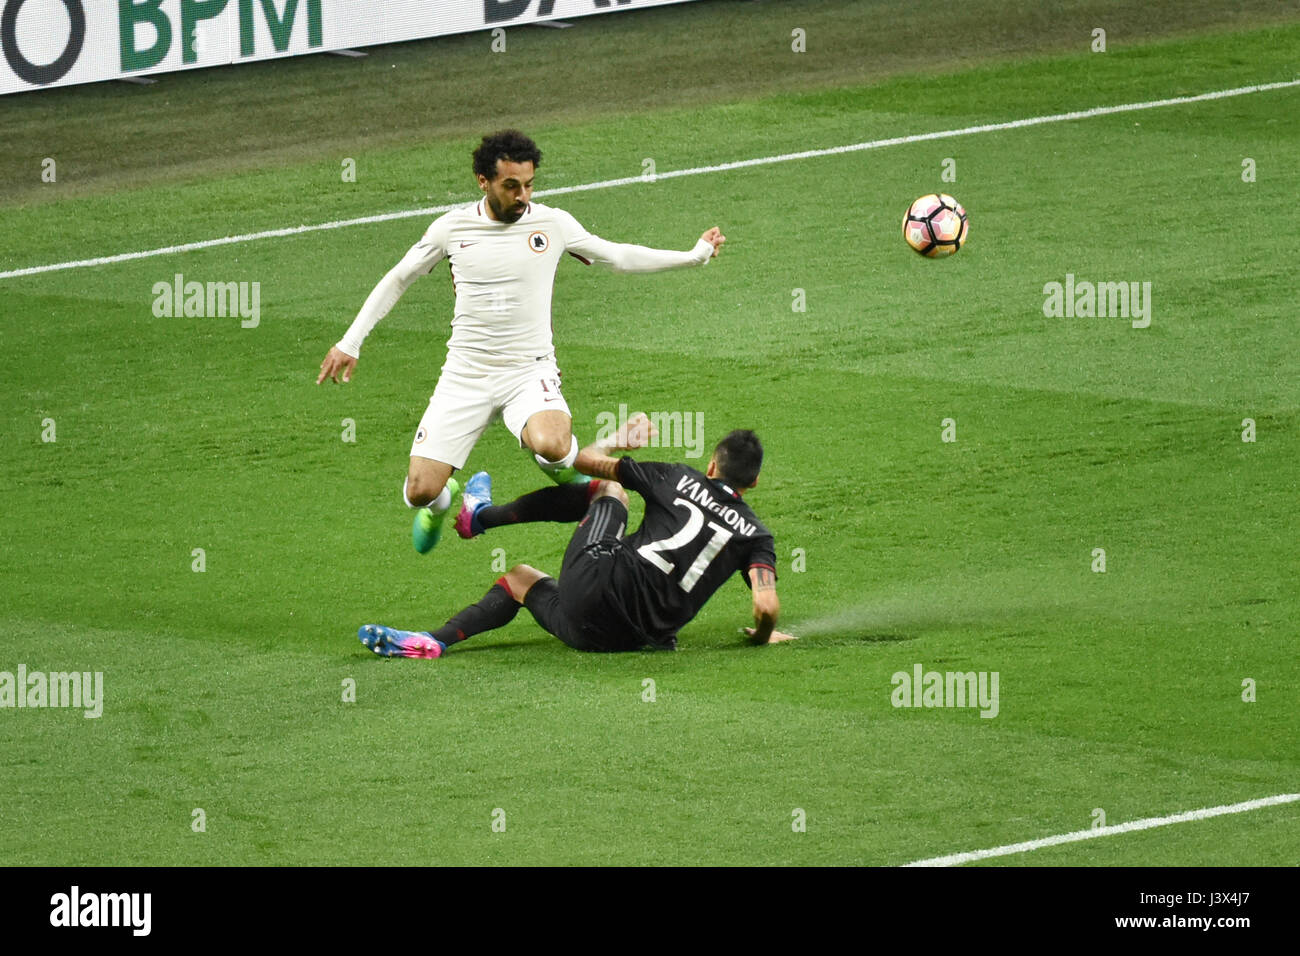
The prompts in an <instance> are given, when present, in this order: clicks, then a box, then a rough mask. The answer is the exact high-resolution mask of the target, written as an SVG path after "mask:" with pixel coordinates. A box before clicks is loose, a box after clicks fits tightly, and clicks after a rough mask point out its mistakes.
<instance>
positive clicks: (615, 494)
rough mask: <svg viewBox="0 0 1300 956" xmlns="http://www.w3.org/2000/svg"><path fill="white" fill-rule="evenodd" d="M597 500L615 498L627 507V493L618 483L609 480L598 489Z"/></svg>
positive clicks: (602, 482)
mask: <svg viewBox="0 0 1300 956" xmlns="http://www.w3.org/2000/svg"><path fill="white" fill-rule="evenodd" d="M596 497H597V498H615V499H617V500H618V501H621V502H623V504H624V506H626V505H627V491H626V490H625V489H624V488H623V486H622V485H620V484H619V483H618V482H617V481H612V480H609V479H606V480H603V481H601V483H600V487H599V488H598V489H596Z"/></svg>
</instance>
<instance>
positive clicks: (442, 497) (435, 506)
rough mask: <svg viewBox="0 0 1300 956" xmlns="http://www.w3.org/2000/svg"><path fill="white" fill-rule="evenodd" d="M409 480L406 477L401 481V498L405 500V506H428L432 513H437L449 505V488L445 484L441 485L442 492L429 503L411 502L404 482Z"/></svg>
mask: <svg viewBox="0 0 1300 956" xmlns="http://www.w3.org/2000/svg"><path fill="white" fill-rule="evenodd" d="M409 480H410V479H409V478H408V479H406V480H403V482H402V500H403V501H405V502H406V507H408V508H428V509H429V510H430V511H432V512H433V513H434V514H439V513H441V512H443V511H446V510H447V509H448V508H450V507H451V489H450V488H448V487H447V486H446V485H443V486H442V492H441V493H440V494H439V495H438V497H437V498H434V499H433V501H432V502H431V503H429V504H427V505H417V504H415V503H413V502H412V501H411V499H410V498H408V497H407V495H406V482H407V481H409Z"/></svg>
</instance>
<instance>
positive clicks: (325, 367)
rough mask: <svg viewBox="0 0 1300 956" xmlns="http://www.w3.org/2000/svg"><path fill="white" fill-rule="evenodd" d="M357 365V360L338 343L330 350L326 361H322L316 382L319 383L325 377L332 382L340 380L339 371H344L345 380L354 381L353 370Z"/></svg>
mask: <svg viewBox="0 0 1300 956" xmlns="http://www.w3.org/2000/svg"><path fill="white" fill-rule="evenodd" d="M356 367H357V360H356V359H354V358H353V357H352V356H351V355H349V354H348V353H347V352H344V351H343V350H342V349H340V348H339V347H338V346H337V345H336V346H334V347H333V348H332V349H330V350H329V354H328V355H326V356H325V361H323V362H321V363H320V374H319V375H317V376H316V384H317V385H319V384H320V383H321V382H323V381H325V379H329V380H330V381H332V382H337V381H338V380H339V373H340V372H342V373H343V381H345V382H350V381H352V370H353V369H354V368H356Z"/></svg>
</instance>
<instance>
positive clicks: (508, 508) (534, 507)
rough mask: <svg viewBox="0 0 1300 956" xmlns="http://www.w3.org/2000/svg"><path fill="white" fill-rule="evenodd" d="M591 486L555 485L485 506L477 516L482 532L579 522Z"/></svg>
mask: <svg viewBox="0 0 1300 956" xmlns="http://www.w3.org/2000/svg"><path fill="white" fill-rule="evenodd" d="M591 487H592V486H591V485H590V484H587V483H586V482H584V483H582V484H580V485H574V484H569V485H555V486H554V487H551V488H541V489H539V490H537V491H532V492H529V493H528V494H526V495H524V496H523V497H522V498H516V499H515V500H514V501H511V502H508V503H507V504H504V505H488V506H487V507H486V508H483V509H482V510H481V511H479V513H478V520H479V521H480V522H482V524H483V529H484V530H487V529H488V528H499V527H501V525H504V524H522V523H523V522H526V521H581V520H582V516H583V515H585V514H586V513H587V503H588V499H589V496H590V493H591Z"/></svg>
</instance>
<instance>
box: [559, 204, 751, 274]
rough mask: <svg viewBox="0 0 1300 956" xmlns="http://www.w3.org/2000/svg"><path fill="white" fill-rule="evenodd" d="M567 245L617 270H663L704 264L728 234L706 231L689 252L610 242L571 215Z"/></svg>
mask: <svg viewBox="0 0 1300 956" xmlns="http://www.w3.org/2000/svg"><path fill="white" fill-rule="evenodd" d="M570 220H571V221H570V223H569V233H568V234H567V235H566V236H565V248H566V249H567V250H568V251H569V252H571V253H573V254H574V255H576V256H577V257H578V258H580V259H581V260H582V261H584V262H586V263H592V262H599V263H602V264H604V265H607V266H609V267H610V268H611V269H613V270H614V271H615V272H661V271H663V270H664V269H678V268H681V267H682V266H699V265H704V264H705V263H706V262H708V261H709V260H710V259H713V258H716V257H717V255H718V251H719V250H720V249H721V248H722V244H723V243H724V242H726V241H727V237H726V236H724V235H723V234H722V230H721V229H719V228H718V227H717V226H714V227H712V228H711V229H708V230H706V231H705V232H704V234H703V235H702V236H700V238H699V239H698V240H696V242H695V245H694V246H693V247H692V248H691V249H689V250H687V251H686V252H675V251H673V250H670V249H651V248H650V247H648V246H638V245H635V244H633V243H628V242H610V241H609V240H608V239H602V238H601V237H600V236H594V235H592V234H591V233H589V232H587V231H586V230H585V229H583V228H582V226H581V225H579V224H578V222H577V220H574V219H572V217H570Z"/></svg>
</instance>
